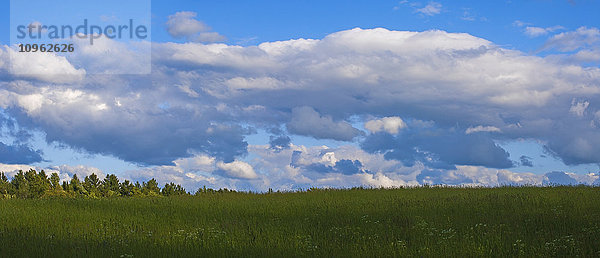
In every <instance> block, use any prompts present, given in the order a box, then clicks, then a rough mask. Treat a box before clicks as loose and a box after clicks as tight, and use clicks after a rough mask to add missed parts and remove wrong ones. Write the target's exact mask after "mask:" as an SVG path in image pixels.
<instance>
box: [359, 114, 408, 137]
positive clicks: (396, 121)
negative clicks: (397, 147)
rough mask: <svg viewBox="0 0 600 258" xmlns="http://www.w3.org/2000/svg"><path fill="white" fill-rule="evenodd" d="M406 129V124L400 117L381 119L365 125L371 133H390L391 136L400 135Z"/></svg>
mask: <svg viewBox="0 0 600 258" xmlns="http://www.w3.org/2000/svg"><path fill="white" fill-rule="evenodd" d="M405 127H406V123H404V121H403V120H402V118H400V117H384V118H381V119H375V120H370V121H368V122H366V123H365V129H367V130H369V132H371V133H377V132H382V131H385V132H388V133H390V134H398V132H400V129H403V128H405Z"/></svg>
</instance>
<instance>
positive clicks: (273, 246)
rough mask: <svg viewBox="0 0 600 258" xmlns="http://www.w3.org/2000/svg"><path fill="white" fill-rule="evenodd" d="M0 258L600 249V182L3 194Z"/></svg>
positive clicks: (571, 252)
mask: <svg viewBox="0 0 600 258" xmlns="http://www.w3.org/2000/svg"><path fill="white" fill-rule="evenodd" d="M0 256H3V257H204V256H208V257H215V256H216V257H221V256H227V257H237V256H242V257H246V256H252V257H270V256H276V257H303V256H319V257H365V256H366V257H373V256H378V257H388V256H436V257H437V256H480V257H488V256H496V257H506V256H522V257H531V256H541V257H548V256H567V257H575V256H582V257H592V256H596V257H597V256H600V188H593V187H584V186H578V187H499V188H443V187H422V188H405V189H360V188H357V189H346V190H316V189H315V190H309V191H304V192H295V193H278V192H270V193H264V194H252V193H239V192H237V193H236V192H222V193H218V192H201V191H199V192H198V193H197V194H196V195H175V196H155V197H112V198H86V197H46V198H44V197H42V198H36V199H18V198H11V199H4V200H0Z"/></svg>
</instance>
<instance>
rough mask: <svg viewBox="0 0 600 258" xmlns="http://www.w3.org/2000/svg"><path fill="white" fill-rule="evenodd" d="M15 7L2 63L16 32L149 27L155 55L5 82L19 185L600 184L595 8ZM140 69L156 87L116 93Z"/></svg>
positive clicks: (6, 147)
mask: <svg viewBox="0 0 600 258" xmlns="http://www.w3.org/2000/svg"><path fill="white" fill-rule="evenodd" d="M9 2H10V1H8V0H3V1H1V2H0V3H1V4H0V5H1V6H2V8H1V10H2V11H3V12H4V14H5V15H2V16H1V18H0V27H1V28H2V33H1V34H0V44H2V46H5V45H9V44H10V41H11V40H10V33H9V32H8V31H9V30H11V31H12V30H14V28H12V27H11V24H10V22H11V19H12V22H13V24H15V23H27V22H31V21H29V20H33V19H35V21H44V22H50V23H57V24H75V25H78V24H79V22H80V20H81V19H84V18H88V19H90V21H94V22H99V23H101V22H102V21H101V20H105V21H104V22H107V23H110V22H115V23H119V22H121V21H124V20H127V19H130V18H135V19H139V20H141V21H140V22H141V23H144V21H145V19H146V18H148V17H150V19H151V28H152V31H151V36H152V42H153V45H152V53H151V54H150V52H149V48H148V49H147V50H148V51H147V52H143V51H141V52H139V48H136V47H133V48H132V46H133V45H127V43H128V42H126V41H124V43H125V45H119V44H118V43H115V42H111V41H110V40H107V41H100V42H101V43H100V44H101V45H100V46H98V47H97V48H96V50H97V49H102V51H104V52H102V51H94V50H95V49H94V48H85V47H84V46H83V45H77V46H78V47H79V46H81V49H82V51H83V52H75V53H74V54H73V55H69V56H67V59H66V62H67V63H64V60H60V59H56V60H54V61H55V62H56V64H54V65H52V66H51V67H52V69H55V70H52V69H50V72H49V74H46V73H48V70H44V71H43V72H40V71H38V70H34V69H36V67H38V66H35V65H26V67H28V68H27V69H29V68H30V69H32V70H31V71H26V72H25V73H24V74H21V75H14V76H13V75H11V74H10V73H9V72H0V85H2V87H3V88H4V92H0V108H1V110H3V114H4V117H5V118H4V119H3V120H0V121H4V122H3V123H2V124H3V134H1V135H0V136H1V137H0V142H2V146H0V147H2V148H3V149H0V153H2V152H3V151H4V153H6V154H5V155H6V156H5V158H4V161H3V160H2V159H1V158H0V168H2V167H1V165H2V164H4V165H5V167H4V169H5V170H10V169H13V168H21V167H27V166H35V167H38V168H46V169H50V170H55V171H57V172H59V173H61V176H62V177H63V178H65V179H66V178H68V177H70V176H72V174H73V173H83V174H85V173H90V172H89V171H101V172H102V173H117V174H119V175H121V176H123V177H128V178H131V179H136V180H147V179H149V178H151V177H155V178H158V179H159V180H160V181H163V182H164V181H169V180H171V181H177V182H178V183H182V184H184V185H186V186H187V187H188V188H193V187H198V186H200V185H203V184H206V185H211V186H214V187H217V188H218V187H229V188H239V189H253V190H256V189H257V190H261V189H266V188H269V187H272V188H278V189H284V188H289V187H292V188H293V187H303V186H312V185H315V186H333V187H347V186H355V185H370V186H398V185H405V184H408V185H410V184H422V183H444V184H476V185H497V184H501V183H509V184H512V183H515V184H518V183H540V184H542V183H543V182H544V180H549V179H548V178H545V177H544V175H545V174H546V173H548V172H551V171H562V172H566V173H570V174H569V175H571V176H572V177H574V178H576V179H577V180H578V182H582V183H590V182H595V181H596V180H600V179H597V177H598V175H597V174H589V173H597V172H598V170H599V169H598V164H600V156H598V155H595V154H590V153H592V152H595V151H596V148H597V147H594V146H595V143H597V142H598V141H600V138H599V137H600V132H598V130H597V129H596V123H600V112H598V111H597V109H598V108H600V106H598V104H597V103H596V102H595V100H600V98H599V97H598V95H597V94H598V92H597V91H596V89H600V85H599V84H598V83H599V82H600V79H599V77H598V76H599V75H598V74H599V73H600V72H599V70H598V65H599V64H600V47H599V44H600V35H599V34H598V28H599V27H600V19H598V18H597V10H600V2H599V1H591V0H590V1H583V0H581V1H578V0H572V1H566V0H565V1H550V0H546V1H542V0H539V1H534V0H530V1H350V2H348V1H253V2H247V1H183V0H174V1H151V5H150V1H137V2H135V3H134V2H131V1H130V2H122V1H121V2H122V3H119V1H97V2H94V3H90V2H86V4H85V5H83V4H81V3H79V2H76V1H74V2H70V3H67V2H69V1H62V2H63V3H62V4H67V5H66V6H69V8H64V6H61V5H60V4H53V5H47V3H46V6H45V7H43V8H37V9H36V8H32V9H27V8H26V7H27V6H25V5H22V4H23V3H19V4H17V5H18V6H17V5H15V4H13V6H12V9H13V12H14V13H12V16H11V13H10V8H9ZM41 2H44V1H41ZM59 2H60V1H59ZM16 3H18V2H16ZM100 3H102V4H100ZM114 6H119V8H115V7H114ZM150 6H151V8H150ZM17 7H18V8H17ZM19 8H23V9H19ZM15 10H18V11H15ZM150 10H151V12H150ZM70 13H73V14H70ZM31 17H34V18H31ZM36 17H39V19H36ZM101 17H103V18H101ZM379 28H382V29H383V30H381V29H379ZM407 32H415V33H416V34H409V33H407ZM295 39H302V40H298V41H293V40H295ZM311 39H314V40H311ZM408 39H409V40H408ZM12 40H13V43H16V42H15V41H17V40H15V38H14V37H13V38H12ZM411 40H415V41H414V42H417V43H414V42H413V41H411ZM417 40H422V42H421V41H417ZM411 42H413V43H411ZM418 42H421V43H418ZM121 43H123V42H121ZM78 44H81V43H78ZM294 44H295V45H294ZM419 44H421V45H423V47H420V45H419ZM257 46H258V47H257ZM6 51H7V50H5V53H7V52H6ZM85 51H87V52H85ZM132 51H133V52H132ZM135 51H138V52H135ZM109 52H110V53H113V54H109V55H106V54H103V53H109ZM0 53H1V52H0ZM99 53H100V54H99ZM386 53H387V54H386ZM150 55H152V59H149V56H150ZM7 56H9V55H8V54H5V55H3V58H7ZM13 57H14V56H13ZM144 57H146V58H147V59H144ZM27 58H36V57H27ZM44 60H45V61H39V60H30V59H25V64H31V63H34V64H36V63H35V62H45V63H43V64H47V63H48V62H50V61H48V60H49V59H44ZM140 60H142V61H140ZM143 60H146V61H147V62H152V69H153V70H152V73H151V74H146V75H144V74H142V75H139V77H138V76H136V75H133V76H128V75H120V74H119V73H120V72H119V71H123V69H127V67H136V65H138V64H137V63H136V62H143ZM374 60H380V61H374ZM13 61H14V60H13ZM12 63H13V64H18V62H12ZM313 65H314V69H313V68H312V66H313ZM519 67H520V68H519ZM13 68H14V66H13ZM4 69H6V68H4ZM315 69H317V70H315ZM327 69H330V71H331V74H328V73H326V72H327ZM6 71H8V70H6ZM115 71H116V74H115ZM324 72H325V73H324ZM337 73H339V74H337ZM40 74H43V75H44V76H41V75H40ZM64 74H70V75H68V76H59V75H64ZM95 74H97V75H95ZM134 74H135V72H134ZM396 74H397V76H396ZM73 76H74V77H73ZM0 89H1V88H0ZM30 101H34V102H35V101H38V102H40V103H41V104H39V105H37V104H36V105H33V104H30V103H29V102H30ZM126 103H127V104H126ZM94 112H104V113H102V114H99V113H98V114H97V113H94ZM71 114H72V115H71ZM599 125H600V124H599ZM278 143H282V144H283V145H281V146H279V145H277V144H278ZM269 144H270V147H269ZM259 146H267V150H269V151H270V152H268V151H267V150H263V149H261V147H259ZM135 150H140V151H139V153H136V151H135ZM8 153H12V154H10V155H9V154H8ZM15 153H17V154H21V153H22V154H24V155H27V153H29V156H31V157H32V158H31V159H23V160H21V161H19V160H15V158H14V157H12V156H14V154H15ZM36 153H37V154H36ZM327 153H333V154H327ZM9 157H12V158H9ZM332 157H333V158H332ZM345 160H349V161H359V163H360V166H358V168H346V170H344V167H343V165H344V164H359V163H352V162H350V163H348V162H344V161H345ZM296 161H297V162H296ZM295 162H296V163H295ZM356 169H358V170H356ZM347 170H351V171H355V170H356V171H361V173H355V174H347V173H346V172H347ZM472 170H473V171H476V172H473V171H472ZM431 171H440V172H439V173H438V172H435V173H434V174H435V175H438V176H437V177H435V178H431V176H430V175H432V172H431ZM507 173H514V175H513V174H510V175H513V176H506V178H511V179H510V180H509V179H506V178H505V175H508V174H507ZM588 174H589V175H588ZM419 175H422V176H419ZM425 175H429V177H426V176H425ZM490 175H491V177H495V178H496V179H494V180H495V181H494V180H492V181H490V180H488V178H489V177H490ZM501 175H502V176H501ZM424 178H425V179H424ZM457 178H458V179H457ZM515 178H520V179H518V180H517V179H515ZM459 179H460V180H459ZM427 180H429V181H427ZM502 180H508V181H502ZM511 180H513V181H511ZM599 182H600V181H599Z"/></svg>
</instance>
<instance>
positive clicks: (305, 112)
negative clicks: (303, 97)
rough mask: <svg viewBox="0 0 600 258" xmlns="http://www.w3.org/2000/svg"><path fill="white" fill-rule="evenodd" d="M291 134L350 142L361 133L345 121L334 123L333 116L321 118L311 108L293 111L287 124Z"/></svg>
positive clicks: (299, 108)
mask: <svg viewBox="0 0 600 258" xmlns="http://www.w3.org/2000/svg"><path fill="white" fill-rule="evenodd" d="M287 129H288V131H289V132H290V133H294V134H299V135H306V136H312V137H314V138H317V139H333V140H338V141H350V140H352V139H353V138H354V137H356V136H359V135H360V134H361V131H360V130H358V129H356V128H354V127H352V125H350V124H349V123H348V122H345V121H334V120H333V118H332V117H331V116H321V115H320V114H319V113H318V112H317V111H315V110H314V109H313V108H311V107H306V106H304V107H298V108H294V109H293V110H292V120H291V121H290V122H289V123H287Z"/></svg>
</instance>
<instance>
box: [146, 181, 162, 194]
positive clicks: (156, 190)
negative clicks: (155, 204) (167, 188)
mask: <svg viewBox="0 0 600 258" xmlns="http://www.w3.org/2000/svg"><path fill="white" fill-rule="evenodd" d="M142 192H143V193H144V195H147V196H158V195H160V187H158V182H156V180H155V179H154V178H152V179H150V180H148V182H144V183H143V186H142Z"/></svg>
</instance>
